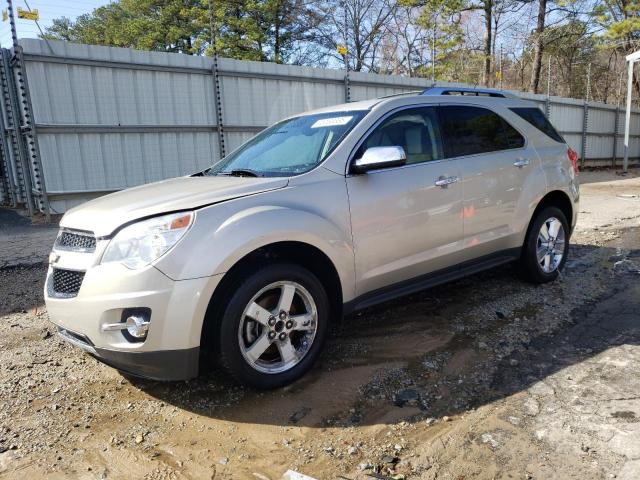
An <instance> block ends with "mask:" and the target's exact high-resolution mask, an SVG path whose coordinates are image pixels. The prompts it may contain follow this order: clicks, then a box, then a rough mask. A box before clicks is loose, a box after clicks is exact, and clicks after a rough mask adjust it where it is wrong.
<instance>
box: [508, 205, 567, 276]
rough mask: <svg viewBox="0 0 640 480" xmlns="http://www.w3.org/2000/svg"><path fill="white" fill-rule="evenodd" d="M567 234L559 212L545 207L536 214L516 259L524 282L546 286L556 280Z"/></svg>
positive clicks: (565, 223) (565, 248)
mask: <svg viewBox="0 0 640 480" xmlns="http://www.w3.org/2000/svg"><path fill="white" fill-rule="evenodd" d="M568 232H569V228H568V224H567V219H566V217H565V216H564V213H562V210H560V209H559V208H556V207H546V208H543V209H542V210H541V211H540V212H538V213H537V214H536V217H535V218H534V220H533V224H532V225H531V228H530V229H529V232H528V233H527V238H526V239H525V242H524V245H523V248H522V255H521V257H520V273H521V275H522V276H523V277H524V278H525V279H526V280H528V281H531V282H534V283H546V282H550V281H552V280H555V279H556V278H558V275H559V272H560V270H562V267H564V264H565V262H566V260H567V254H568V253H569V233H568Z"/></svg>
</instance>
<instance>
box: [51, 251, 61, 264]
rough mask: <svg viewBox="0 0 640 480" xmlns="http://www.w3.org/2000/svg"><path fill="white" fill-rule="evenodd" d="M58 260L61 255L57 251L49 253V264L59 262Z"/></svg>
mask: <svg viewBox="0 0 640 480" xmlns="http://www.w3.org/2000/svg"><path fill="white" fill-rule="evenodd" d="M58 260H60V255H58V254H57V253H54V252H51V253H50V254H49V265H53V264H55V263H58Z"/></svg>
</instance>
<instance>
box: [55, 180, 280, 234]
mask: <svg viewBox="0 0 640 480" xmlns="http://www.w3.org/2000/svg"><path fill="white" fill-rule="evenodd" d="M287 183H288V179H287V178H282V177H266V178H265V177H260V178H253V177H227V176H220V177H214V176H211V177H207V176H203V177H180V178H173V179H170V180H164V181H161V182H157V183H150V184H147V185H141V186H139V187H134V188H129V189H127V190H122V191H120V192H116V193H112V194H109V195H105V196H103V197H100V198H96V199H95V200H91V201H89V202H86V203H83V204H82V205H80V206H78V207H75V208H72V209H71V210H69V211H68V212H67V213H66V214H65V215H64V217H63V218H62V220H61V222H60V226H61V227H67V228H74V229H78V230H89V231H92V232H94V233H95V235H96V236H97V237H103V236H106V235H109V234H111V233H112V232H113V231H114V230H115V229H116V228H118V227H119V226H120V225H123V224H125V223H127V222H130V221H132V220H137V219H139V218H143V217H149V216H153V215H159V214H162V213H165V212H166V213H168V212H175V211H179V210H191V209H195V208H198V207H203V206H205V205H210V204H213V203H218V202H223V201H225V200H231V199H234V198H239V197H243V196H246V195H251V194H255V193H261V192H267V191H269V190H275V189H278V188H284V187H286V186H287Z"/></svg>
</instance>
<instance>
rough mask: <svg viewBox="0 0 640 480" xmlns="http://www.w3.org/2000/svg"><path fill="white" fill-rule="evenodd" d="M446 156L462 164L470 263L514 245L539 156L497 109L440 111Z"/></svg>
mask: <svg viewBox="0 0 640 480" xmlns="http://www.w3.org/2000/svg"><path fill="white" fill-rule="evenodd" d="M439 113H440V119H441V124H442V131H443V132H444V135H445V144H446V147H445V149H446V154H447V156H448V157H452V158H457V159H458V160H459V162H460V171H461V181H462V184H463V192H464V200H463V209H462V217H463V230H464V234H463V236H464V246H465V251H464V252H463V256H464V257H465V259H472V258H478V257H481V256H483V255H487V254H492V253H494V252H497V251H500V250H505V249H508V248H511V247H513V246H514V241H515V239H516V238H517V237H518V234H519V230H520V225H521V223H522V222H518V221H516V220H517V219H516V215H517V208H518V203H519V200H520V198H521V196H522V189H523V185H525V182H526V177H527V176H528V175H529V174H530V173H531V172H532V171H533V170H534V169H535V167H536V165H537V155H536V153H535V151H534V150H533V148H532V147H529V146H527V142H526V140H525V138H524V136H523V135H522V134H521V133H520V132H519V131H518V130H516V129H515V128H514V127H513V126H512V125H510V124H509V123H508V122H507V121H506V120H505V119H504V118H503V117H502V116H500V115H499V114H498V113H496V112H495V111H493V110H491V109H489V108H486V107H483V106H479V105H444V106H441V107H440V108H439Z"/></svg>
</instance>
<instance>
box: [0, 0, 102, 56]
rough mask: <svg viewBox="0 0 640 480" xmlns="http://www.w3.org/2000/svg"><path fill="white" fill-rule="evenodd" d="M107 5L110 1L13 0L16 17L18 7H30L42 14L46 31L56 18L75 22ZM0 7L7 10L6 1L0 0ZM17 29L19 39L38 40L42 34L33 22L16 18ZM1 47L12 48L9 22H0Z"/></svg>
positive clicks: (42, 23)
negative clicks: (65, 18) (85, 14)
mask: <svg viewBox="0 0 640 480" xmlns="http://www.w3.org/2000/svg"><path fill="white" fill-rule="evenodd" d="M107 3H109V0H13V9H14V12H16V16H17V9H18V7H20V8H22V9H24V10H29V9H28V8H27V5H28V6H29V7H31V10H36V9H37V10H38V13H39V14H40V20H39V21H38V23H39V24H40V27H41V28H42V30H44V29H45V28H46V27H48V26H50V25H51V22H52V21H53V19H54V18H58V17H69V18H71V19H72V20H73V19H75V18H76V17H78V16H80V15H82V14H83V13H89V12H91V11H93V9H95V8H96V7H99V6H101V5H106V4H107ZM0 5H2V8H1V10H4V9H5V8H7V2H6V0H0ZM0 19H1V17H0ZM16 29H17V31H18V38H38V35H39V34H40V32H39V30H38V26H37V25H36V23H35V22H33V21H31V20H22V19H18V18H16ZM0 45H1V46H2V47H4V48H8V47H10V46H11V28H10V26H9V22H8V21H6V22H1V21H0Z"/></svg>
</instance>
